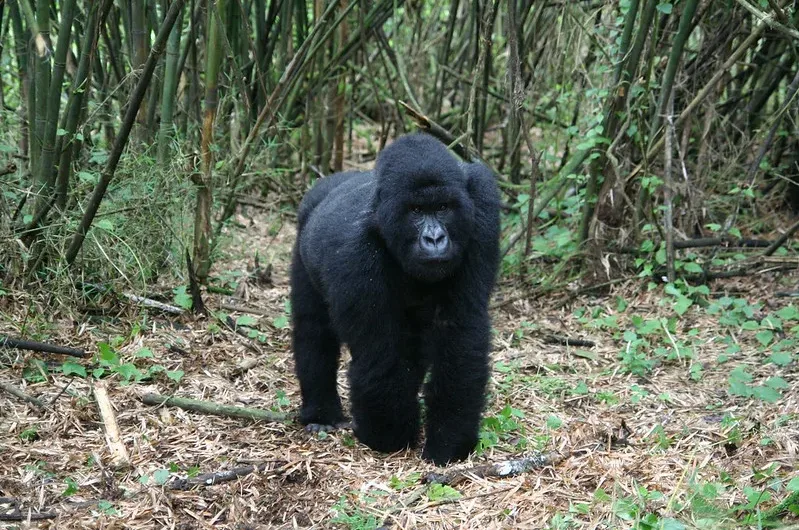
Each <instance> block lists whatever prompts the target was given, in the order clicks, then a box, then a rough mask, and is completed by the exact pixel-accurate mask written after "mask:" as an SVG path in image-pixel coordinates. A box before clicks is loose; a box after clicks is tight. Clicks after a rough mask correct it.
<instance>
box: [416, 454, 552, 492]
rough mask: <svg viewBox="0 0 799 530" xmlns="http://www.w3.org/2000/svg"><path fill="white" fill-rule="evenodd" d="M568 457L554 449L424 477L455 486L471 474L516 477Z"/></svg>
mask: <svg viewBox="0 0 799 530" xmlns="http://www.w3.org/2000/svg"><path fill="white" fill-rule="evenodd" d="M567 457H568V455H563V454H561V453H557V452H554V451H553V452H551V453H535V454H532V455H530V456H526V457H523V458H517V459H514V460H505V461H503V462H497V463H496V464H488V465H485V466H474V467H470V468H466V469H459V470H458V469H456V470H454V471H450V472H449V473H446V474H443V475H442V474H439V473H430V474H428V475H427V476H426V477H424V481H425V482H426V483H428V484H447V485H449V486H454V485H456V484H459V483H460V482H463V481H464V480H466V479H467V478H468V477H469V476H474V477H477V478H487V477H500V478H507V477H514V476H516V475H521V474H523V473H526V472H528V471H531V470H533V469H540V468H542V467H547V466H554V465H556V464H558V463H560V462H561V461H563V460H564V459H565V458H567Z"/></svg>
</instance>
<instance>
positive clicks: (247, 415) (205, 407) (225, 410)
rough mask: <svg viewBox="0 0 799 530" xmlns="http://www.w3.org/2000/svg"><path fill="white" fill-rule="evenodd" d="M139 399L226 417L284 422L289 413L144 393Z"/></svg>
mask: <svg viewBox="0 0 799 530" xmlns="http://www.w3.org/2000/svg"><path fill="white" fill-rule="evenodd" d="M141 400H142V402H144V403H145V404H147V405H170V406H173V407H178V408H181V409H184V410H190V411H192V412H199V413H202V414H211V415H213V416H226V417H228V418H240V419H245V420H256V421H257V420H262V421H274V422H284V421H286V420H287V419H289V415H287V414H284V413H282V412H272V411H271V410H263V409H255V408H251V407H237V406H235V405H223V404H221V403H214V402H212V401H201V400H199V399H190V398H181V397H169V396H161V395H159V394H144V395H143V396H141Z"/></svg>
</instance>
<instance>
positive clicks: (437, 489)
mask: <svg viewBox="0 0 799 530" xmlns="http://www.w3.org/2000/svg"><path fill="white" fill-rule="evenodd" d="M460 497H461V494H460V492H459V491H458V490H456V489H455V488H453V487H452V486H447V485H445V484H431V485H430V488H429V489H428V490H427V498H428V499H430V500H431V501H441V500H444V499H459V498H460Z"/></svg>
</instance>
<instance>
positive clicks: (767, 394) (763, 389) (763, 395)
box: [752, 386, 782, 403]
mask: <svg viewBox="0 0 799 530" xmlns="http://www.w3.org/2000/svg"><path fill="white" fill-rule="evenodd" d="M752 395H754V396H755V397H757V398H760V399H762V400H763V401H765V402H766V403H776V402H777V401H779V400H780V398H781V397H782V394H780V393H779V391H777V390H775V389H773V388H771V387H767V386H758V387H755V388H753V389H752Z"/></svg>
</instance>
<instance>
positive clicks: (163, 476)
mask: <svg viewBox="0 0 799 530" xmlns="http://www.w3.org/2000/svg"><path fill="white" fill-rule="evenodd" d="M153 480H154V481H155V483H156V484H158V485H159V486H163V485H164V484H166V481H167V480H169V470H168V469H159V470H158V471H156V472H155V473H153Z"/></svg>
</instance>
